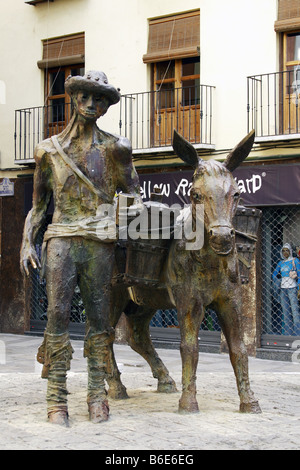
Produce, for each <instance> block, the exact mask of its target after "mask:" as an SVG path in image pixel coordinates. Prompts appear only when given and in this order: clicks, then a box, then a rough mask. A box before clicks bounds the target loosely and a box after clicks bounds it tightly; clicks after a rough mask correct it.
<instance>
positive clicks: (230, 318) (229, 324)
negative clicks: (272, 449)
mask: <svg viewBox="0 0 300 470" xmlns="http://www.w3.org/2000/svg"><path fill="white" fill-rule="evenodd" d="M233 295H234V297H233ZM233 295H232V297H231V298H230V297H229V296H227V297H226V294H224V296H223V297H222V298H221V300H220V301H219V302H218V303H216V305H215V308H216V311H217V315H218V319H219V323H220V325H221V328H222V331H223V333H224V335H225V338H226V341H227V345H228V349H229V357H230V361H231V364H232V367H233V370H234V374H235V377H236V382H237V388H238V393H239V397H240V411H241V412H244V413H260V412H261V409H260V406H259V403H258V401H257V400H256V398H255V397H254V394H253V392H252V390H251V388H250V382H249V371H248V354H247V351H246V347H245V345H244V342H243V339H242V322H241V317H240V312H241V306H240V304H239V299H240V298H241V296H239V295H238V293H237V291H236V290H235V292H234V294H233Z"/></svg>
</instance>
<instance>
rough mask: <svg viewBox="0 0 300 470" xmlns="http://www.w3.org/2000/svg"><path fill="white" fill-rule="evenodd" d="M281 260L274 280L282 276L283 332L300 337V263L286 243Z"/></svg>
mask: <svg viewBox="0 0 300 470" xmlns="http://www.w3.org/2000/svg"><path fill="white" fill-rule="evenodd" d="M281 258H282V260H281V261H279V263H278V264H277V266H276V268H275V270H274V272H273V274H272V279H273V281H274V282H276V280H277V279H278V276H280V302H281V307H282V316H283V331H284V334H285V335H296V336H299V335H300V313H299V304H298V299H299V298H300V290H299V289H300V262H299V260H298V258H294V257H293V254H292V247H291V245H290V244H289V243H285V244H284V245H283V247H282V249H281Z"/></svg>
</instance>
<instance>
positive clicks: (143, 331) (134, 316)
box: [126, 303, 177, 393]
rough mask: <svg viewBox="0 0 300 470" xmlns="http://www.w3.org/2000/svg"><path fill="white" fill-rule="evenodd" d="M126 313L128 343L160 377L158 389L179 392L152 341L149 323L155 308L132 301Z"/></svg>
mask: <svg viewBox="0 0 300 470" xmlns="http://www.w3.org/2000/svg"><path fill="white" fill-rule="evenodd" d="M126 313H127V315H126V320H127V325H128V338H127V340H128V344H129V345H130V347H131V348H132V349H133V350H134V351H136V352H137V353H138V354H140V355H141V356H142V357H143V358H144V359H145V360H146V361H147V362H148V364H149V366H150V367H151V370H152V374H153V377H154V378H156V379H158V383H157V391H158V392H163V393H172V392H177V389H176V384H175V382H174V380H173V379H172V377H170V375H169V371H168V369H167V368H166V366H165V365H164V363H163V362H162V360H161V359H160V357H159V356H158V354H157V352H156V351H155V348H154V346H153V343H152V341H151V337H150V331H149V324H150V321H151V319H152V317H153V315H154V313H155V312H154V310H153V308H151V309H149V308H146V307H143V306H137V305H135V304H133V303H131V304H130V307H128V308H127V310H126Z"/></svg>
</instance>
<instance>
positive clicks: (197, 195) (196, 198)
mask: <svg viewBox="0 0 300 470" xmlns="http://www.w3.org/2000/svg"><path fill="white" fill-rule="evenodd" d="M193 199H195V201H197V202H199V201H201V200H202V195H201V194H200V193H197V192H195V191H194V192H193Z"/></svg>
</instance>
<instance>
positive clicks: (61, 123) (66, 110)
mask: <svg viewBox="0 0 300 470" xmlns="http://www.w3.org/2000/svg"><path fill="white" fill-rule="evenodd" d="M69 75H72V76H74V75H84V67H81V66H80V65H74V66H72V67H70V66H66V67H63V66H61V67H56V68H53V69H49V70H47V71H46V75H45V81H46V84H45V95H46V96H45V106H46V112H45V131H46V133H47V137H49V136H51V135H54V134H58V133H59V132H62V130H63V129H64V128H65V126H66V125H67V124H68V122H69V120H70V118H71V115H72V109H71V102H70V97H69V96H68V95H67V93H66V92H65V86H64V85H65V81H66V79H67V77H68V76H69Z"/></svg>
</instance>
